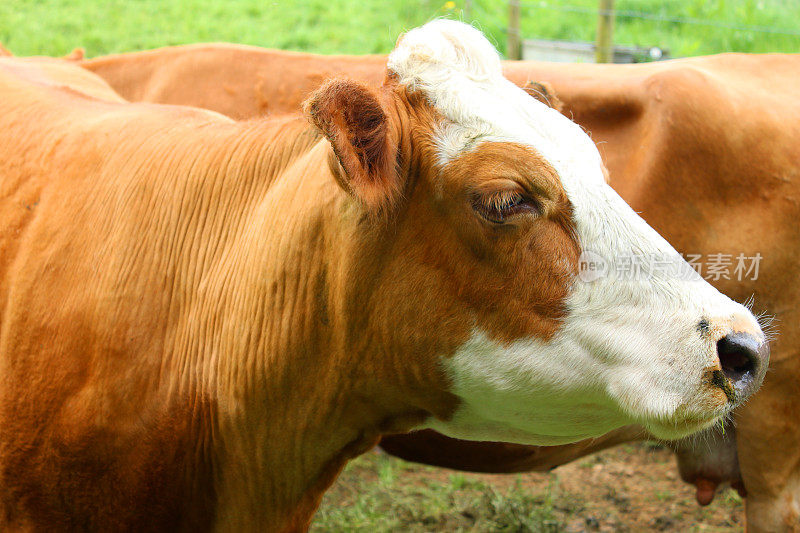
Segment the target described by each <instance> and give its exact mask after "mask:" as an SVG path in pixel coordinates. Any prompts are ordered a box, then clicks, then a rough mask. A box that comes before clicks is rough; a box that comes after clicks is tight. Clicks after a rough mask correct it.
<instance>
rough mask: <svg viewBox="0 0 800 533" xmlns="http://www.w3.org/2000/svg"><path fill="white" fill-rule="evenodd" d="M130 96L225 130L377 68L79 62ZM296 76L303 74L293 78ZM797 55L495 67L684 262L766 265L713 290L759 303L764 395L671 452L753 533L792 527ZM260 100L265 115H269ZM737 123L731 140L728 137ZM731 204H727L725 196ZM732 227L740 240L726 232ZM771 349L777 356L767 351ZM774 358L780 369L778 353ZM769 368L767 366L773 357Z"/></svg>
mask: <svg viewBox="0 0 800 533" xmlns="http://www.w3.org/2000/svg"><path fill="white" fill-rule="evenodd" d="M83 64H84V66H86V67H87V68H89V69H91V70H93V71H95V72H97V73H98V74H100V75H101V76H103V77H104V78H105V79H106V80H108V81H109V83H111V84H112V86H114V87H115V88H117V89H118V90H120V91H121V92H122V93H123V94H125V95H126V96H127V97H129V98H138V99H144V100H149V101H172V102H176V103H184V104H191V105H197V106H201V107H207V108H209V109H215V110H218V111H221V112H224V113H226V114H229V115H231V116H234V117H250V116H257V115H259V114H262V113H264V112H273V113H285V112H288V111H291V109H292V106H294V107H296V106H298V105H299V102H300V101H301V99H302V98H303V97H304V95H306V94H307V93H308V92H310V91H312V90H313V89H315V88H316V87H317V86H318V84H319V83H321V81H320V80H321V79H322V78H324V77H325V76H326V75H330V74H331V73H338V74H347V75H352V76H354V77H357V78H358V79H362V80H363V81H366V82H374V81H375V80H377V79H379V77H380V76H381V75H382V74H381V73H382V71H383V68H384V67H383V65H382V64H381V63H380V61H379V60H378V59H377V58H376V57H375V56H366V57H363V58H359V57H353V56H319V55H313V54H296V53H288V52H280V51H274V50H265V49H258V48H254V47H244V46H240V45H228V44H213V45H191V46H182V47H171V48H164V49H159V50H153V51H148V52H140V53H132V54H121V55H116V56H109V57H103V58H97V59H92V60H89V61H86V62H85V63H83ZM297 66H301V67H302V68H297ZM798 69H800V56H798V55H786V54H770V55H743V54H723V55H719V56H712V57H701V58H690V59H681V60H674V61H669V62H663V63H657V64H646V65H560V64H547V63H536V62H506V63H505V64H504V70H505V74H506V76H508V77H509V78H510V79H511V80H512V81H515V82H516V83H518V84H520V85H523V84H526V83H527V81H528V80H531V79H533V80H537V79H539V80H549V81H550V82H551V83H552V85H553V86H554V87H555V89H556V90H557V92H558V95H559V96H560V98H561V99H562V100H563V102H564V106H565V109H564V112H565V114H567V116H570V117H574V119H575V120H576V121H577V122H578V123H579V124H581V125H582V126H584V127H585V128H586V129H587V130H589V131H590V132H591V134H592V136H593V138H594V140H595V141H597V143H598V147H599V149H600V151H601V154H602V155H603V158H604V160H605V162H606V165H607V166H608V167H609V169H610V171H611V176H612V179H611V185H612V186H613V187H614V188H615V189H616V190H617V191H618V192H620V194H621V195H622V197H623V198H625V199H626V200H627V201H628V202H630V203H631V204H632V205H633V206H634V208H635V209H636V210H637V211H638V212H641V213H642V215H643V216H644V218H645V219H646V220H647V221H648V222H649V223H651V224H653V225H654V227H656V228H657V229H658V230H659V231H660V232H661V233H662V234H663V235H665V236H667V238H668V239H669V241H670V242H671V243H672V244H673V245H676V247H677V248H678V249H679V250H681V251H683V252H687V253H699V254H703V255H704V256H705V257H706V258H707V257H708V256H709V255H710V254H716V253H730V254H734V255H735V254H737V253H740V252H743V251H746V252H748V253H749V254H751V255H752V254H753V253H758V252H763V253H765V256H764V260H763V261H762V264H761V270H760V273H759V276H758V277H757V279H752V278H747V279H743V280H737V279H735V277H734V279H730V280H729V279H725V278H720V279H718V280H715V281H713V283H715V284H716V285H717V286H718V287H720V288H721V289H723V291H724V292H725V293H726V294H729V295H731V296H733V297H735V298H737V299H740V300H746V299H749V298H750V297H751V296H753V295H755V299H756V303H757V305H758V306H759V307H760V308H761V309H768V310H769V311H770V312H773V313H775V314H776V316H777V320H778V324H779V326H778V327H779V330H780V333H781V335H780V336H779V338H778V339H777V342H776V343H775V345H774V346H773V357H772V359H773V361H774V363H773V365H772V371H771V372H770V373H769V375H768V377H767V380H766V383H765V386H764V387H763V388H762V391H761V392H760V393H759V395H758V396H757V397H756V398H755V399H754V401H752V402H750V403H749V404H748V405H747V406H745V407H744V408H743V409H740V410H739V411H738V413H739V416H738V417H737V422H738V424H737V425H738V432H739V436H738V444H739V446H738V447H739V450H737V449H736V442H735V440H734V434H735V430H734V428H733V427H730V426H729V427H728V428H727V429H726V431H725V432H724V434H723V433H720V432H714V433H708V434H704V435H703V436H702V437H701V438H699V439H697V440H695V439H691V440H688V441H681V442H675V443H672V444H670V446H671V447H673V449H675V450H676V453H677V455H678V457H679V465H680V469H681V474H682V475H683V477H684V478H685V479H686V480H687V481H689V482H692V483H695V484H697V487H698V491H697V497H698V500H699V501H701V502H702V503H708V502H709V501H710V500H711V498H712V497H713V493H714V488H715V485H717V484H719V483H724V482H728V483H732V484H733V485H734V486H736V488H737V489H739V490H740V492H742V493H743V492H744V487H743V486H742V479H740V469H739V464H738V461H737V460H736V457H737V453H738V455H740V456H741V462H742V469H743V470H744V472H743V474H742V477H743V479H744V484H745V485H746V488H747V492H748V493H749V496H748V500H747V515H748V529H752V530H758V531H774V530H777V529H780V528H782V527H785V528H790V529H791V528H794V529H800V469H798V467H797V465H798V464H800V451H798V450H799V449H798V447H797V446H796V443H797V442H798V439H800V425H798V424H797V422H796V420H795V419H794V418H793V416H792V415H791V413H794V412H796V411H797V409H800V391H798V389H797V385H796V384H797V380H798V376H800V329H799V328H797V327H796V324H798V320H800V315H799V314H798V313H800V292H798V291H800V285H798V284H797V283H796V277H797V269H796V265H797V262H798V261H800V247H798V246H797V242H798V241H799V240H800V233H798V232H799V231H800V230H799V229H798V228H799V227H798V226H797V225H796V224H794V222H793V221H795V220H797V218H798V217H800V202H798V200H797V198H798V195H800V189H798V186H800V180H798V179H797V176H798V174H799V173H800V160H799V159H798V158H797V148H796V147H797V145H798V143H799V142H800V132H798V129H797V124H800V108H799V107H798V101H797V99H796V98H795V94H794V91H795V87H796V86H797V74H796V73H797V72H798ZM269 103H271V105H268V104H269ZM732 124H735V125H736V127H735V128H734V127H731V125H732ZM734 193H735V194H734ZM734 221H735V226H734V227H735V228H737V230H736V231H729V228H731V223H732V222H734ZM776 350H777V351H776ZM776 354H777V356H776ZM776 357H777V360H776ZM646 436H647V435H646V434H645V433H643V432H642V431H641V430H640V429H637V428H635V427H629V428H623V429H621V430H617V431H614V432H612V433H610V434H608V435H605V436H603V437H601V438H599V439H592V440H590V441H585V442H581V443H578V444H566V445H561V446H551V447H529V446H520V445H514V444H488V443H479V442H466V441H457V440H453V439H448V438H447V437H444V436H442V435H440V434H436V433H433V432H418V433H416V434H411V435H398V436H392V437H387V438H384V439H383V441H382V446H383V447H384V449H386V450H388V451H390V452H391V453H394V454H396V455H399V456H401V457H405V458H408V459H412V460H418V461H423V462H427V463H430V464H438V465H443V466H449V467H453V468H461V469H468V470H477V471H489V472H516V471H524V470H531V469H537V470H540V469H549V468H552V467H554V466H557V465H559V464H562V463H564V462H566V461H569V460H571V459H574V458H576V457H579V456H581V455H582V454H585V453H591V452H592V451H596V450H598V449H602V448H604V447H607V446H612V445H615V444H618V443H620V442H624V441H626V440H630V439H639V438H646Z"/></svg>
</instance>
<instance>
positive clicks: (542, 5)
mask: <svg viewBox="0 0 800 533" xmlns="http://www.w3.org/2000/svg"><path fill="white" fill-rule="evenodd" d="M521 6H523V7H529V8H539V9H551V10H554V11H562V12H567V13H586V14H590V15H614V16H615V17H617V18H636V19H643V20H653V21H657V22H671V23H677V24H693V25H697V26H707V27H713V28H724V29H729V30H736V31H751V32H758V33H772V34H777V35H793V36H798V37H800V30H791V29H784V28H772V27H766V26H750V25H746V24H735V23H728V22H723V21H712V20H704V19H697V18H689V17H670V16H664V15H660V14H654V13H645V12H642V11H628V10H624V9H622V10H617V9H615V10H603V9H593V8H590V7H584V6H574V5H558V4H552V3H549V2H523V3H522V4H521Z"/></svg>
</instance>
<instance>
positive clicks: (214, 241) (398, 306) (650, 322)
mask: <svg viewBox="0 0 800 533" xmlns="http://www.w3.org/2000/svg"><path fill="white" fill-rule="evenodd" d="M64 68H65V67H64V65H63V63H59V62H58V61H56V62H55V63H53V62H48V61H45V60H24V59H22V60H21V59H14V58H3V59H0V187H2V188H1V189H0V197H1V198H2V201H1V202H0V216H2V220H3V225H4V228H6V231H5V232H3V234H2V237H0V249H1V250H2V254H0V258H2V259H1V260H0V295H2V298H3V300H4V305H3V307H2V315H0V427H2V432H0V523H2V525H3V527H4V528H5V529H28V530H54V529H55V530H58V529H99V530H118V529H137V530H139V529H170V530H172V529H192V530H198V529H218V530H237V531H238V530H244V529H258V530H265V529H268V530H296V529H303V528H304V527H306V526H307V524H308V522H309V520H310V517H311V515H312V513H313V511H314V509H315V507H316V505H317V503H318V501H319V498H320V496H321V494H322V492H323V491H324V489H325V488H326V487H327V486H328V485H329V484H330V483H331V482H332V480H333V479H334V478H335V476H336V474H337V473H338V471H339V470H340V468H341V467H342V465H343V464H344V463H345V462H346V461H347V459H349V458H351V457H353V456H354V455H357V454H358V453H361V452H362V451H364V450H366V449H368V448H370V447H371V446H373V445H374V444H375V443H376V442H377V440H378V438H379V437H380V435H382V434H385V433H389V432H398V431H407V430H410V429H415V428H434V429H436V430H438V431H440V432H442V433H444V434H447V435H451V436H456V437H460V438H468V439H493V440H506V441H513V442H520V443H525V444H551V443H561V442H569V441H574V440H578V439H582V438H586V437H592V436H596V435H601V434H603V433H606V432H608V431H610V430H613V429H615V428H618V427H620V426H623V425H628V424H639V425H642V426H644V427H646V428H647V429H648V430H649V431H650V432H651V433H653V434H655V435H657V436H661V437H664V438H674V437H680V436H683V435H686V434H687V433H690V432H693V431H697V430H700V429H703V428H705V427H708V426H711V425H713V424H715V422H716V421H718V420H719V419H720V417H724V416H726V415H727V414H728V413H730V411H731V409H733V408H734V407H736V406H737V405H739V404H740V403H741V402H742V401H744V400H745V399H746V398H747V397H749V396H750V395H751V394H752V393H753V392H754V391H755V389H756V388H757V387H758V385H759V383H760V381H761V380H762V378H763V376H764V373H765V371H766V366H767V359H768V347H767V344H766V342H765V340H764V335H763V333H762V331H761V329H760V328H759V326H758V323H757V321H756V320H755V318H754V317H753V316H752V315H751V313H750V312H749V311H748V310H747V309H746V308H745V307H743V306H741V305H739V304H736V303H734V302H733V301H731V300H730V299H728V298H727V297H725V296H723V295H722V294H720V293H719V292H717V291H716V290H715V289H713V288H712V287H711V286H710V285H709V284H707V283H706V282H704V281H703V280H702V279H700V278H699V276H697V275H695V274H693V271H691V269H690V268H689V267H688V265H686V264H685V263H683V262H682V261H681V260H680V258H679V257H677V254H676V252H675V251H674V250H673V249H672V248H671V247H670V246H669V245H668V244H667V242H666V241H665V240H664V239H662V238H661V237H660V236H659V235H658V234H657V233H656V232H655V231H654V230H653V229H652V228H650V227H649V226H647V225H646V224H645V223H644V221H643V220H642V219H641V218H639V217H638V216H637V215H636V214H635V213H634V212H633V210H631V209H630V207H628V206H627V205H626V204H625V203H624V202H623V201H622V199H621V198H620V197H619V196H618V195H617V194H616V193H614V192H613V190H612V189H611V188H610V187H609V186H608V185H607V184H606V183H605V181H604V177H603V167H602V163H601V160H600V156H599V154H598V152H597V150H596V148H595V146H594V144H593V143H592V141H591V140H590V139H589V137H588V136H587V135H586V134H585V133H583V131H582V130H581V129H580V128H579V127H578V126H577V125H576V124H575V123H573V122H571V121H569V120H567V119H566V118H565V117H563V116H562V115H561V114H559V113H558V112H556V111H554V110H553V109H551V108H549V107H548V106H546V105H544V104H542V103H540V102H538V101H536V100H535V99H532V98H530V96H529V95H528V94H527V93H525V92H524V91H522V90H521V89H519V88H517V87H516V86H514V85H513V84H512V83H511V82H509V81H508V80H506V79H505V78H503V76H502V73H501V65H500V61H499V58H498V55H497V53H496V51H495V50H494V49H493V48H492V47H491V45H490V44H489V43H488V41H486V39H485V38H484V37H483V36H482V35H481V34H480V33H479V32H478V31H477V30H475V29H473V28H471V27H469V26H466V25H463V24H460V23H455V22H449V21H435V22H432V23H429V24H427V25H426V26H423V27H422V28H419V29H416V30H412V31H411V32H409V33H407V34H406V35H405V36H404V37H403V38H402V39H401V40H400V42H399V44H398V46H397V47H396V49H395V50H394V52H393V53H392V54H391V55H390V56H389V75H388V76H387V78H386V80H385V82H384V84H383V86H382V87H380V88H379V89H373V88H369V87H368V86H366V85H363V84H361V83H358V82H355V81H352V80H348V79H337V80H333V81H330V82H328V83H326V84H324V85H323V86H322V87H321V88H320V89H318V90H317V91H316V92H315V93H314V94H313V95H312V97H311V98H310V100H309V101H308V102H307V104H306V110H307V113H308V116H309V117H310V119H311V121H312V122H313V124H314V127H310V126H309V125H308V124H307V123H306V122H305V120H304V119H302V118H291V117H285V118H280V119H261V120H252V121H244V122H234V121H232V120H230V119H228V118H225V117H223V116H221V115H218V114H216V113H213V112H209V111H203V110H198V109H193V108H187V107H179V106H166V105H153V104H130V103H126V102H124V101H121V99H120V98H119V97H117V96H116V95H115V94H114V93H113V92H112V91H111V90H110V89H108V90H105V89H103V88H102V87H99V86H98V82H97V78H95V77H94V76H93V75H91V74H89V73H88V72H86V73H85V74H84V75H79V74H77V69H78V68H79V67H77V66H76V67H75V69H76V71H75V72H69V73H68V74H65V73H64V70H63V69H64ZM589 251H591V252H592V253H593V254H599V255H602V256H603V257H606V258H609V260H613V259H614V258H616V257H618V256H620V255H623V256H626V257H627V256H632V255H635V256H637V257H639V256H641V257H643V258H649V257H659V258H666V259H668V260H670V261H671V262H672V264H673V265H674V266H675V267H676V270H675V271H674V272H664V271H656V270H654V269H653V270H649V269H648V268H647V267H646V263H643V270H644V272H643V275H641V276H637V277H635V278H633V279H630V280H622V279H616V278H614V277H613V276H608V277H603V278H599V279H595V280H592V281H590V282H589V281H585V280H583V279H582V278H581V277H580V276H579V272H580V270H579V262H580V257H581V255H582V254H585V253H587V252H589Z"/></svg>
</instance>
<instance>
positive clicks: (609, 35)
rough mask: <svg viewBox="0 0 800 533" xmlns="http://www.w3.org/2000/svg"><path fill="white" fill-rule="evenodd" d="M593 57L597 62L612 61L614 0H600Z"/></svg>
mask: <svg viewBox="0 0 800 533" xmlns="http://www.w3.org/2000/svg"><path fill="white" fill-rule="evenodd" d="M594 57H595V61H597V62H598V63H613V62H614V0H600V9H599V12H598V15H597V43H596V45H595V56H594Z"/></svg>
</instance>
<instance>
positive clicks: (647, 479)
mask: <svg viewBox="0 0 800 533" xmlns="http://www.w3.org/2000/svg"><path fill="white" fill-rule="evenodd" d="M743 524H744V505H743V503H742V500H741V498H739V496H738V495H737V494H736V493H735V492H734V491H732V490H725V491H724V492H722V493H718V494H717V496H716V498H715V500H714V502H713V503H712V504H711V505H710V506H708V507H700V506H699V505H698V504H697V503H696V502H695V500H694V491H693V487H690V486H689V485H686V484H684V483H683V482H682V481H681V480H680V478H679V476H678V473H677V469H676V466H675V460H674V458H673V456H672V454H671V452H669V450H667V449H665V448H663V447H661V446H658V445H654V444H646V443H641V444H633V445H625V446H621V447H618V448H615V449H612V450H607V451H605V452H601V453H598V454H595V455H592V456H588V457H586V458H583V459H580V460H578V461H575V462H573V463H571V464H568V465H565V466H563V467H560V468H557V469H555V470H554V471H552V472H550V473H531V474H518V475H485V474H465V473H460V472H459V473H457V472H454V471H452V470H445V469H436V468H431V467H424V466H419V465H413V464H411V463H405V462H403V461H400V460H397V459H394V458H391V457H389V456H387V455H386V454H383V453H381V452H379V451H373V452H371V453H369V454H367V455H366V456H363V457H361V458H359V459H357V460H356V461H354V462H353V463H351V466H349V467H348V468H347V469H346V471H345V472H344V473H343V474H342V476H341V477H340V479H339V480H338V481H337V483H336V484H335V485H334V487H332V489H331V490H330V491H329V493H328V494H327V495H326V497H325V499H324V501H323V505H322V507H321V509H320V511H319V512H318V514H317V518H316V520H315V523H314V528H313V529H314V530H315V531H515V532H516V531H519V532H523V531H558V532H560V531H568V532H577V531H614V532H616V531H680V532H684V531H715V532H716V531H719V532H723V531H724V532H730V531H742V530H743V528H744V527H743Z"/></svg>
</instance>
